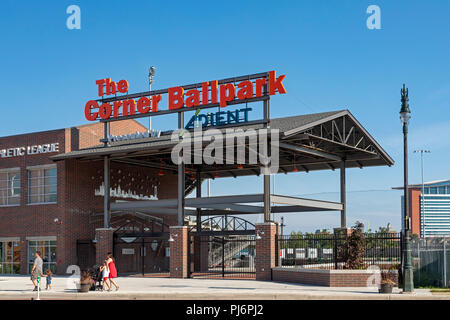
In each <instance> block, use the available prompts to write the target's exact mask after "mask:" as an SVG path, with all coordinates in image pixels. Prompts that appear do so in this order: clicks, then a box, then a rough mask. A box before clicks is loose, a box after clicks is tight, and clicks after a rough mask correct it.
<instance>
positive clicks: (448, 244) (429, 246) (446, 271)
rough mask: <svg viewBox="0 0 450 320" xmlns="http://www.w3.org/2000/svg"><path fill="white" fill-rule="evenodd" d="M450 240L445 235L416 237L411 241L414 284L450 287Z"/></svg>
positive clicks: (418, 285)
mask: <svg viewBox="0 0 450 320" xmlns="http://www.w3.org/2000/svg"><path fill="white" fill-rule="evenodd" d="M449 249H450V241H449V240H446V239H445V238H443V237H433V238H426V239H414V240H412V242H411V253H412V257H413V268H414V285H415V286H416V287H429V286H432V287H449V285H450V266H449V263H448V262H449V259H450V250H449Z"/></svg>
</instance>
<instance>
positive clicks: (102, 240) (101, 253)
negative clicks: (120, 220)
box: [95, 228, 114, 264]
mask: <svg viewBox="0 0 450 320" xmlns="http://www.w3.org/2000/svg"><path fill="white" fill-rule="evenodd" d="M113 234H114V230H113V229H111V228H99V229H95V239H96V240H97V243H96V244H95V263H96V264H103V261H105V260H106V256H107V254H108V252H113V241H114V240H113Z"/></svg>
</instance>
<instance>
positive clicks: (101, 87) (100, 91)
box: [95, 79, 105, 97]
mask: <svg viewBox="0 0 450 320" xmlns="http://www.w3.org/2000/svg"><path fill="white" fill-rule="evenodd" d="M95 83H96V84H97V85H98V96H99V97H101V96H102V95H103V85H104V84H105V79H101V80H97V81H95Z"/></svg>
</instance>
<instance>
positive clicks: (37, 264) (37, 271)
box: [31, 251, 44, 291]
mask: <svg viewBox="0 0 450 320" xmlns="http://www.w3.org/2000/svg"><path fill="white" fill-rule="evenodd" d="M34 257H35V259H34V264H33V268H31V281H32V282H33V284H34V290H33V291H37V290H38V284H37V279H38V277H42V266H43V264H44V262H43V261H42V258H41V252H40V251H36V253H35V254H34ZM40 285H41V284H40V281H39V286H40Z"/></svg>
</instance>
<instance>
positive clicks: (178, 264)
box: [170, 226, 189, 278]
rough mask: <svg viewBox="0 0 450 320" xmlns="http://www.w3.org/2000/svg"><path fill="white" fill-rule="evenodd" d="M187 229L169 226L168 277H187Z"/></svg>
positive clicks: (185, 227)
mask: <svg viewBox="0 0 450 320" xmlns="http://www.w3.org/2000/svg"><path fill="white" fill-rule="evenodd" d="M188 228H189V227H187V226H182V227H179V226H171V227H170V236H171V238H172V239H173V241H171V242H170V277H171V278H187V277H188V245H189V240H188V236H189V233H188Z"/></svg>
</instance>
